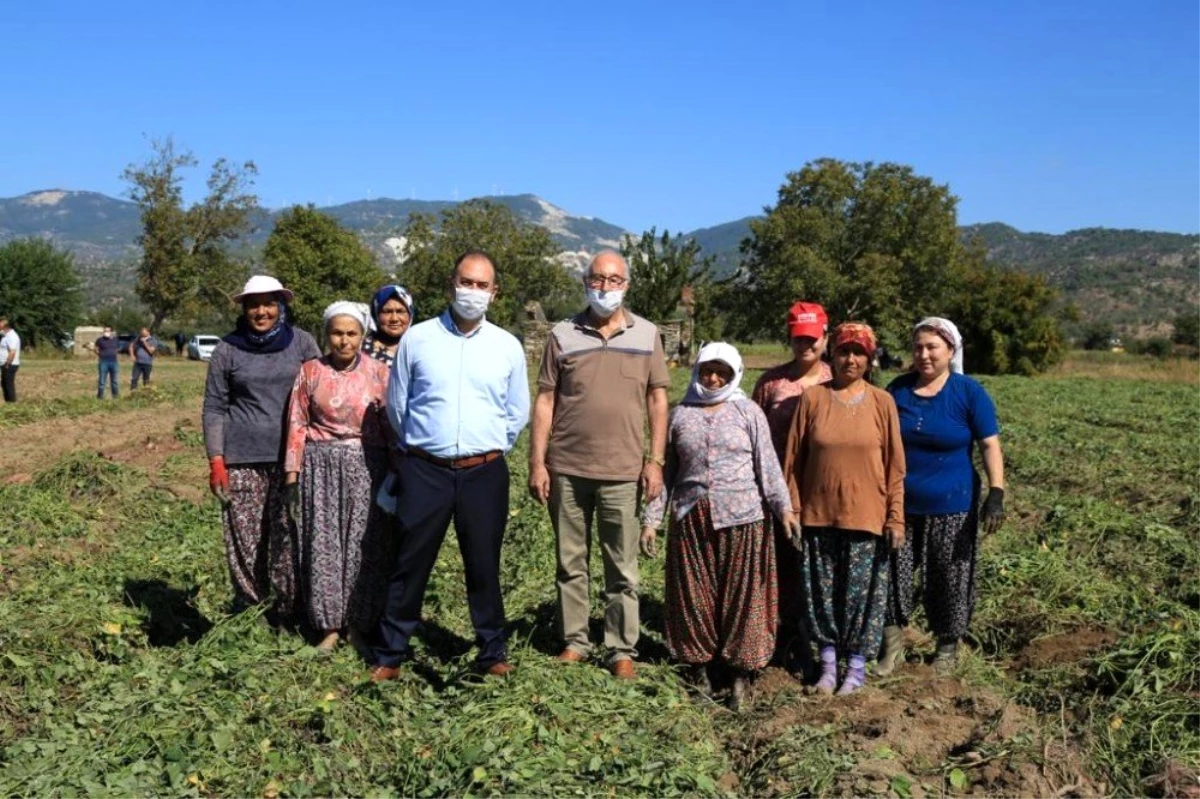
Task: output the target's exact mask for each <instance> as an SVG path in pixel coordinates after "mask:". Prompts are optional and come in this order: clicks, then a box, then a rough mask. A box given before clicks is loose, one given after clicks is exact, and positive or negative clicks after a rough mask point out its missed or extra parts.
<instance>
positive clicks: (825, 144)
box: [0, 0, 1200, 233]
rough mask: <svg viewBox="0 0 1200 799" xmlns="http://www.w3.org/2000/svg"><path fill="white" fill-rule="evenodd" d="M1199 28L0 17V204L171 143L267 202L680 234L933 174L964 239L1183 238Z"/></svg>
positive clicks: (864, 10)
mask: <svg viewBox="0 0 1200 799" xmlns="http://www.w3.org/2000/svg"><path fill="white" fill-rule="evenodd" d="M1198 17H1200V12H1198V8H1197V3H1196V2H1194V0H1187V1H1184V0H1180V1H1179V2H1156V1H1155V0H1146V1H1140V2H1133V1H1132V0H1130V1H1129V2H1106V0H1096V1H1095V2H1087V3H1084V2H1074V3H1064V2H1054V0H1049V1H1047V0H1040V1H1039V2H1025V0H1015V1H1010V2H991V3H960V2H953V3H952V2H945V3H922V2H913V1H910V2H905V3H898V2H875V3H861V4H854V3H844V2H842V3H835V2H827V3H826V2H789V3H739V4H734V3H705V2H688V3H682V2H680V3H625V2H609V3H602V4H601V3H587V4H583V3H578V4H577V3H563V2H558V3H544V4H539V3H518V2H510V3H471V2H465V3H436V4H429V3H420V4H417V3H408V2H386V3H385V2H379V3H361V2H352V1H350V0H347V1H345V2H339V3H333V2H323V3H310V2H303V1H301V0H298V1H296V2H290V3H278V2H276V3H266V2H253V0H245V2H240V3H219V2H196V1H195V0H177V1H175V2H163V1H162V0H156V1H155V2H119V3H96V2H57V1H56V0H39V2H37V3H8V4H6V5H5V9H4V11H3V12H2V14H0V97H3V99H4V106H5V111H6V113H5V114H4V119H3V121H0V196H14V195H18V194H23V193H25V192H28V191H33V190H36V189H45V188H70V189H87V190H93V191H101V192H104V193H107V194H112V195H119V194H120V193H121V192H122V191H123V190H124V187H123V185H122V183H121V181H120V179H119V175H120V173H121V171H122V169H123V168H124V167H125V166H126V165H127V164H129V163H131V162H135V161H140V160H144V159H145V158H146V156H147V155H148V153H149V145H148V137H163V136H166V135H172V136H174V137H175V140H176V142H177V143H179V144H181V145H183V146H185V147H186V148H188V149H190V150H192V151H193V152H194V153H195V154H196V156H197V157H198V158H199V159H200V161H201V163H202V165H207V164H209V163H211V162H212V160H214V159H215V158H217V157H219V156H226V157H229V158H231V159H234V160H239V161H240V160H245V159H253V160H254V161H255V162H256V163H257V165H258V167H259V170H260V175H259V179H258V182H257V190H258V193H259V196H260V198H261V201H262V202H263V204H265V205H268V206H271V207H278V206H282V205H285V204H289V203H296V202H315V203H317V204H319V205H325V204H329V203H339V202H347V201H350V200H356V199H362V198H365V197H367V196H371V197H380V196H389V197H413V196H415V197H417V198H420V199H452V198H454V197H455V196H457V197H458V198H460V199H465V198H467V197H471V196H477V195H482V194H491V193H493V192H499V193H507V194H516V193H522V192H531V193H534V194H538V195H540V196H542V197H543V198H545V199H547V200H549V201H550V202H553V203H555V204H557V205H560V206H562V207H564V208H566V209H567V210H569V211H571V212H572V213H576V214H587V215H592V216H599V217H601V218H603V219H606V220H608V221H610V222H613V223H616V224H619V225H622V226H624V227H626V228H628V229H631V230H641V229H644V228H647V227H649V226H651V225H656V226H658V228H659V229H660V230H661V229H663V228H664V227H666V228H670V229H671V230H673V231H680V230H691V229H694V228H698V227H704V226H708V225H713V224H718V223H721V222H726V221H730V220H732V219H736V218H739V217H742V216H747V215H749V214H753V213H757V212H759V211H760V210H761V208H762V207H763V206H764V205H766V204H770V203H772V202H774V199H775V195H776V191H777V190H778V188H779V185H780V184H781V183H782V182H783V180H784V177H785V175H786V173H787V172H789V171H792V170H796V169H799V168H800V167H801V166H803V165H804V164H805V163H806V162H808V161H810V160H812V159H815V158H820V157H826V156H828V157H834V158H841V159H846V160H855V161H857V160H871V161H877V162H878V161H897V162H901V163H905V164H909V165H911V166H913V167H914V169H916V171H917V172H918V173H919V174H922V175H926V176H928V177H931V178H933V179H934V180H936V181H937V182H939V183H948V184H949V185H950V187H951V189H952V191H953V192H954V193H955V194H956V195H957V196H958V197H959V198H960V204H959V220H960V222H961V223H964V224H965V223H972V222H987V221H1003V222H1007V223H1009V224H1011V225H1014V226H1015V227H1018V228H1020V229H1022V230H1039V231H1045V232H1051V233H1058V232H1062V231H1065V230H1069V229H1074V228H1080V227H1092V226H1105V227H1128V228H1143V229H1157V230H1174V231H1182V232H1196V231H1197V230H1198V229H1200V42H1198V40H1200V18H1198ZM203 178H204V171H203V170H197V171H196V172H195V173H194V174H192V176H191V178H190V180H189V184H188V194H189V196H190V197H193V198H194V197H196V196H197V195H198V194H199V193H200V192H201V191H202V189H203Z"/></svg>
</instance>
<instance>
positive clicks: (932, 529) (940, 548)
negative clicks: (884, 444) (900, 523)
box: [887, 510, 979, 638]
mask: <svg viewBox="0 0 1200 799" xmlns="http://www.w3.org/2000/svg"><path fill="white" fill-rule="evenodd" d="M904 526H905V531H906V535H905V537H904V546H903V547H901V548H900V549H898V550H896V551H895V552H893V553H892V591H891V596H890V598H889V600H888V614H887V623H888V624H897V625H900V626H905V625H907V624H908V623H909V620H910V619H911V617H912V611H913V604H914V600H915V594H914V591H913V582H914V580H913V575H914V572H915V571H916V570H917V569H921V568H923V569H924V572H925V573H924V575H923V579H922V585H921V588H920V590H919V593H921V594H922V595H923V598H924V605H925V617H926V619H927V620H928V622H929V629H930V631H931V632H933V634H934V635H936V636H937V637H938V638H961V637H963V636H964V635H966V634H967V627H968V626H969V625H970V623H971V614H972V612H973V611H974V610H975V541H976V539H977V538H978V532H979V519H978V515H977V514H976V512H975V511H973V510H972V511H967V512H965V513H947V514H940V515H936V516H905V517H904Z"/></svg>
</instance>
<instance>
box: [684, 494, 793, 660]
mask: <svg viewBox="0 0 1200 799" xmlns="http://www.w3.org/2000/svg"><path fill="white" fill-rule="evenodd" d="M666 566H667V586H666V594H665V600H666V640H667V650H668V651H669V652H670V653H671V655H672V657H674V658H675V659H676V660H678V661H681V662H683V663H693V664H698V663H707V662H709V661H710V660H714V659H720V660H723V661H724V662H725V663H727V664H728V665H730V666H733V667H734V668H739V669H747V670H755V669H761V668H763V667H764V666H766V665H767V663H768V661H770V659H771V655H772V653H773V652H774V650H775V627H776V621H777V614H778V599H777V593H776V592H777V582H776V581H777V577H776V574H775V545H774V541H773V540H772V534H771V529H770V527H769V526H768V525H766V524H764V523H763V522H762V521H757V522H751V523H750V524H738V525H734V526H732V527H723V528H721V529H714V528H713V526H712V512H711V509H710V507H709V504H708V500H707V499H701V500H700V501H699V502H697V503H696V506H695V507H694V508H692V510H691V511H690V512H689V513H688V514H687V515H686V516H684V517H683V518H682V519H680V520H678V521H675V520H672V522H671V529H670V535H669V537H668V540H667V564H666Z"/></svg>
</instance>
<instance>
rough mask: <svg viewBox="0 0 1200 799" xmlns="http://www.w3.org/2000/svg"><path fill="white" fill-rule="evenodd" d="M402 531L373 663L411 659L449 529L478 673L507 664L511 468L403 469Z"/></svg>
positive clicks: (499, 462)
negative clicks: (503, 587) (505, 559)
mask: <svg viewBox="0 0 1200 799" xmlns="http://www.w3.org/2000/svg"><path fill="white" fill-rule="evenodd" d="M399 478H400V492H399V496H398V497H397V509H396V526H397V528H398V532H399V535H400V542H399V546H398V547H397V551H396V555H395V559H394V562H393V565H392V571H391V575H390V577H389V579H388V587H387V600H386V604H385V606H384V611H383V618H382V619H381V620H380V622H379V639H378V641H377V642H376V643H377V645H376V646H375V647H374V654H375V662H376V663H377V664H379V665H381V666H397V665H399V664H400V663H403V662H404V661H406V660H408V659H409V658H410V657H411V646H410V639H411V638H412V636H413V634H414V633H415V632H416V631H417V628H418V627H419V626H420V624H421V605H422V604H423V603H424V601H425V588H426V586H427V585H428V584H429V574H430V572H432V571H433V565H434V562H435V561H436V560H437V556H438V551H439V550H440V549H441V548H442V541H443V540H445V538H446V530H447V529H448V528H449V526H450V522H451V521H452V520H453V522H454V531H455V534H456V535H457V537H458V549H459V552H461V553H462V559H463V568H464V571H465V572H466V582H467V605H468V608H469V609H470V612H471V623H472V624H473V625H474V627H475V644H476V646H478V647H479V652H478V654H477V655H476V658H475V662H476V665H477V666H478V667H480V668H487V667H488V666H490V665H492V664H493V663H496V662H499V661H501V660H506V659H507V658H508V652H507V650H506V648H505V630H504V627H505V624H506V622H505V618H504V598H503V597H502V596H501V594H500V545H501V543H502V541H503V539H504V526H505V524H506V523H507V522H508V464H507V463H505V461H504V458H497V459H496V460H494V461H492V462H491V463H485V464H483V465H482V466H476V467H474V468H471V469H458V470H455V469H449V468H446V467H444V466H438V465H436V464H433V463H429V462H428V461H424V460H421V459H419V458H415V457H407V458H404V459H403V460H402V461H401V464H400V472H399Z"/></svg>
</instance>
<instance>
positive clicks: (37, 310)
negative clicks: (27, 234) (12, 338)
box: [0, 238, 83, 347]
mask: <svg viewBox="0 0 1200 799" xmlns="http://www.w3.org/2000/svg"><path fill="white" fill-rule="evenodd" d="M0 314H4V315H5V316H7V317H8V322H9V324H10V325H12V327H13V328H14V329H15V330H16V331H17V333H18V334H19V335H20V336H21V338H22V340H23V341H24V342H25V344H27V345H28V346H30V347H36V346H38V344H39V343H42V342H45V343H47V344H60V343H61V342H62V341H63V340H64V339H65V338H66V336H67V335H69V334H70V333H71V331H72V330H73V329H74V328H75V325H76V324H77V323H78V322H79V320H80V319H81V318H82V316H83V300H82V296H81V293H80V285H79V277H78V276H77V275H76V274H75V259H74V258H73V257H72V255H71V254H70V253H69V252H66V251H64V250H60V249H58V248H56V247H55V246H54V245H53V244H51V243H50V242H48V241H45V240H44V239H37V238H28V239H17V240H15V241H10V242H8V243H7V244H4V245H3V246H0Z"/></svg>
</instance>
